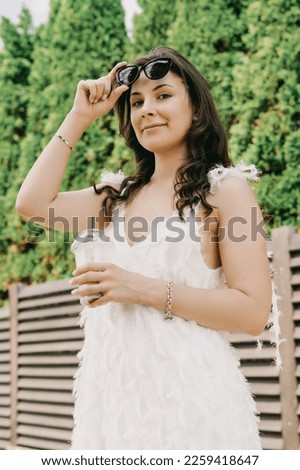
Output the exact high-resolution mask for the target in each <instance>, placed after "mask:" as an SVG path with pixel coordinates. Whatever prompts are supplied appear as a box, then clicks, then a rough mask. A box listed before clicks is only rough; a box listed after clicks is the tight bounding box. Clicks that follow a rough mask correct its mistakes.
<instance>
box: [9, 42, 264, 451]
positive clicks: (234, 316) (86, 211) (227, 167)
mask: <svg viewBox="0 0 300 470" xmlns="http://www.w3.org/2000/svg"><path fill="white" fill-rule="evenodd" d="M114 106H115V108H116V111H117V114H118V117H119V120H120V131H121V134H122V135H123V136H124V138H125V140H126V143H127V144H128V145H129V146H130V148H131V149H132V150H133V154H134V156H135V159H136V171H135V173H134V174H133V175H131V176H129V177H125V176H124V175H122V173H121V172H119V173H117V174H110V173H105V174H104V177H103V179H102V185H101V186H100V187H97V188H96V187H94V188H93V187H90V188H87V189H84V190H81V191H69V192H59V189H60V185H61V181H62V179H63V175H64V171H65V168H66V165H67V161H68V159H69V158H70V156H71V151H72V148H73V147H74V145H75V144H76V142H77V141H78V139H79V138H80V136H81V135H82V133H83V132H84V131H85V130H86V129H87V127H88V126H89V125H90V124H91V123H92V122H93V121H95V120H96V119H98V118H99V117H100V116H102V115H103V114H104V113H106V112H108V111H110V110H111V109H112V108H113V107H114ZM247 178H250V179H253V180H256V179H257V171H256V169H255V168H254V167H253V166H249V167H246V166H243V165H242V164H241V165H238V166H236V167H234V166H233V165H232V164H231V161H230V159H229V157H228V153H227V139H226V133H225V131H224V128H223V126H222V124H221V122H220V119H219V117H218V114H217V112H216V109H215V106H214V103H213V100H212V97H211V94H210V91H209V86H208V84H207V82H206V80H205V79H204V78H203V77H202V76H201V75H200V73H199V72H198V71H197V70H196V68H195V67H194V66H193V65H192V64H191V63H190V62H189V61H187V60H186V59H185V58H184V57H182V56H181V55H180V54H179V53H178V52H176V51H174V50H172V49H169V48H165V47H159V48H156V49H154V50H153V51H151V53H150V54H149V55H147V56H145V57H142V58H139V59H138V60H136V61H135V62H134V64H132V65H127V64H126V62H120V63H119V64H117V65H116V66H115V67H114V68H113V69H112V70H111V71H110V72H109V74H108V75H107V76H105V77H101V78H99V79H97V80H86V81H80V82H79V84H78V87H77V93H76V97H75V101H74V105H73V107H72V109H71V111H70V112H69V114H68V115H67V117H66V118H65V120H64V122H63V123H62V125H61V127H60V128H59V129H58V132H57V133H56V135H55V136H54V137H53V139H52V140H51V141H50V142H49V144H48V145H47V147H46V148H45V149H44V151H43V152H42V154H41V156H40V157H39V158H38V160H37V161H36V163H35V164H34V166H33V168H32V169H31V171H30V173H29V174H28V176H27V178H26V180H25V181H24V183H23V186H22V188H21V190H20V193H19V195H18V199H17V210H18V211H19V212H20V214H22V215H23V216H24V217H26V218H29V217H32V216H37V215H38V216H39V217H43V218H44V219H45V225H51V220H50V218H49V211H50V209H52V211H54V213H55V215H56V216H60V217H61V218H64V221H65V222H66V221H67V222H68V230H69V231H71V232H72V231H74V230H78V226H79V231H80V232H83V231H85V230H86V229H87V228H88V220H89V218H91V217H92V218H94V220H95V227H96V228H97V229H99V230H100V232H99V233H100V235H101V236H99V240H98V241H97V242H96V243H99V250H101V252H102V253H103V255H105V258H103V259H105V260H106V262H102V263H90V264H87V265H85V266H83V267H82V268H80V269H77V270H76V271H75V277H74V278H73V279H72V284H73V285H74V287H75V289H74V290H73V294H74V295H76V296H81V297H83V296H90V295H93V296H96V297H97V299H96V300H95V301H93V302H92V303H91V304H90V305H89V306H87V307H86V308H85V309H84V310H83V312H82V323H83V324H84V328H85V343H84V347H83V349H82V351H81V366H80V368H79V370H78V374H77V377H76V381H75V395H76V404H75V413H74V416H75V428H74V432H73V446H72V448H73V449H259V448H260V446H261V444H260V439H259V434H258V428H257V417H256V411H255V403H254V401H253V399H252V396H251V394H250V391H249V389H248V385H247V383H246V381H245V379H244V377H243V375H242V374H241V372H240V370H239V362H238V359H237V357H236V355H235V353H234V350H233V348H232V347H231V346H230V344H229V342H228V339H227V336H228V334H227V333H226V332H240V333H247V334H250V335H254V336H258V335H259V334H260V333H261V332H262V331H263V329H264V327H265V325H266V322H267V320H268V317H269V313H270V307H271V281H270V272H269V265H268V260H267V254H266V243H265V237H264V233H263V231H262V229H261V225H262V215H261V212H260V209H259V207H258V205H257V202H256V199H255V197H254V195H253V192H252V190H251V188H250V186H249V184H248V183H247V181H245V180H246V179H247ZM41 188H42V191H41ZM75 221H76V226H75ZM65 226H66V224H62V225H61V226H59V225H58V224H56V225H55V227H54V228H56V229H66V228H65ZM75 244H76V242H75Z"/></svg>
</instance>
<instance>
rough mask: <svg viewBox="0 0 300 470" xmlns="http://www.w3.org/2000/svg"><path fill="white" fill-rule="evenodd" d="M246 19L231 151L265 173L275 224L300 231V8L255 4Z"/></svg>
mask: <svg viewBox="0 0 300 470" xmlns="http://www.w3.org/2000/svg"><path fill="white" fill-rule="evenodd" d="M245 18H246V22H247V25H248V28H247V32H246V34H245V35H244V36H243V43H244V47H245V51H246V53H245V54H244V58H243V62H242V63H241V64H240V65H237V66H236V67H235V68H234V71H233V76H234V82H233V106H234V120H233V125H232V127H231V129H230V144H231V150H232V153H233V154H234V155H236V156H237V157H238V158H239V159H240V158H242V159H244V160H245V161H248V162H251V163H254V164H256V165H257V166H258V168H260V169H261V170H262V171H263V176H262V179H261V183H260V185H259V187H258V191H257V195H258V198H259V202H260V205H261V206H262V207H263V209H264V210H265V211H266V212H267V213H268V214H270V215H273V217H274V218H273V223H274V224H275V225H277V226H278V225H282V224H291V225H298V226H299V223H300V205H299V202H300V197H299V182H300V168H299V166H300V165H299V163H300V158H299V144H300V141H299V137H300V135H299V118H300V115H299V108H298V109H297V103H298V106H299V71H300V66H299V55H300V54H299V53H300V43H299V38H298V23H299V6H298V3H297V2H296V0H269V1H268V2H264V1H253V2H250V4H249V6H248V8H247V9H246V11H245Z"/></svg>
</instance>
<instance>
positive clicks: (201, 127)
mask: <svg viewBox="0 0 300 470" xmlns="http://www.w3.org/2000/svg"><path fill="white" fill-rule="evenodd" d="M158 57H169V58H171V59H172V65H171V68H170V70H171V71H172V72H173V73H175V74H176V75H178V76H179V77H181V79H182V80H183V82H184V84H185V86H186V88H187V90H188V94H189V98H190V102H191V103H192V106H193V109H194V120H193V122H192V124H191V126H190V128H189V130H188V131H187V134H186V143H187V155H188V156H187V159H186V161H185V162H184V164H182V165H181V166H180V167H179V168H178V169H177V172H176V175H175V184H174V191H175V195H174V197H176V199H177V201H176V208H177V210H178V213H179V217H180V218H181V220H184V218H183V209H184V208H185V207H186V206H189V207H190V208H191V209H192V210H194V206H195V205H196V204H197V203H199V202H201V203H202V205H203V206H204V209H205V213H206V215H209V214H210V213H211V212H212V210H213V207H212V206H211V205H210V204H209V203H208V202H207V200H206V196H207V194H208V193H209V189H210V185H209V182H208V177H207V174H208V172H209V170H211V169H212V168H213V167H215V166H216V165H217V164H222V165H223V166H224V167H228V166H230V165H232V162H231V160H230V158H229V155H228V143H227V135H226V131H225V128H224V126H223V124H222V122H221V120H220V118H219V116H218V113H217V110H216V107H215V104H214V101H213V98H212V95H211V92H210V85H209V83H208V82H207V80H206V79H205V78H204V77H203V76H202V75H201V74H200V73H199V72H198V70H197V69H196V68H195V67H194V66H193V65H192V64H191V63H190V62H189V61H188V60H187V59H185V58H184V57H183V56H182V55H181V54H180V53H179V52H177V51H175V50H174V49H171V48H169V47H162V46H160V47H157V48H155V49H152V51H151V52H150V53H149V54H148V55H145V56H143V57H140V58H138V59H136V60H135V61H134V62H133V63H134V64H136V65H144V64H145V63H146V62H148V61H149V60H151V59H155V58H158ZM115 112H116V113H117V115H118V118H119V129H120V135H122V136H123V137H124V139H125V141H126V144H127V145H128V146H129V147H130V148H131V149H132V150H133V152H134V155H135V162H136V170H135V172H134V174H133V175H131V176H127V177H125V179H124V180H123V181H122V183H121V186H120V189H119V190H116V189H115V188H113V187H112V186H110V185H104V186H102V187H101V188H99V189H97V188H96V186H95V184H94V190H95V192H96V193H97V194H101V193H102V192H103V191H106V192H107V196H106V197H105V199H104V201H103V209H104V211H105V214H106V215H107V214H108V215H111V214H112V211H113V210H114V208H115V206H116V204H117V203H119V202H124V201H127V202H129V201H131V200H132V199H133V198H134V196H135V195H136V194H137V192H138V191H139V190H140V189H141V188H142V187H143V186H145V185H146V184H147V183H148V182H149V181H150V178H151V176H152V175H153V173H154V169H155V158H154V153H152V152H150V151H149V150H147V149H145V148H144V147H143V146H142V145H141V144H140V143H139V141H138V139H137V138H136V135H135V132H134V130H133V127H132V125H131V121H130V89H129V90H127V91H126V92H125V93H123V94H122V95H121V97H120V98H119V99H118V101H117V103H116V105H115Z"/></svg>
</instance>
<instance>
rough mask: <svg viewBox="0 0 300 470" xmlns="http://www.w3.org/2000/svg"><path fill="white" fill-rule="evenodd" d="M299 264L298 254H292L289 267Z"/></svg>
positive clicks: (299, 257)
mask: <svg viewBox="0 0 300 470" xmlns="http://www.w3.org/2000/svg"><path fill="white" fill-rule="evenodd" d="M299 266H300V256H293V257H292V258H291V261H290V267H291V268H298V267H299Z"/></svg>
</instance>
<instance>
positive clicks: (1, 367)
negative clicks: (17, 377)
mask: <svg viewBox="0 0 300 470" xmlns="http://www.w3.org/2000/svg"><path fill="white" fill-rule="evenodd" d="M5 372H10V364H8V363H6V364H5V363H3V364H0V374H5Z"/></svg>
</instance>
